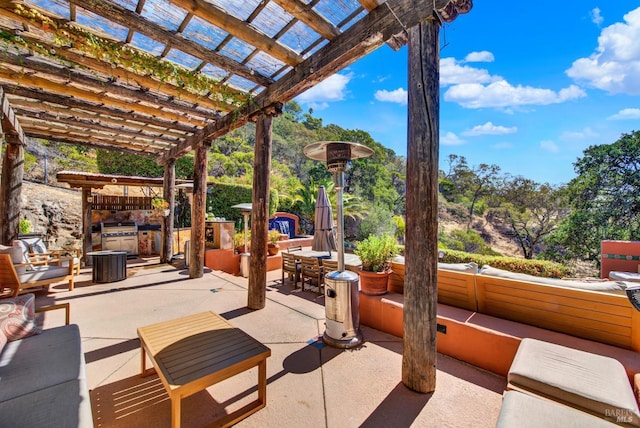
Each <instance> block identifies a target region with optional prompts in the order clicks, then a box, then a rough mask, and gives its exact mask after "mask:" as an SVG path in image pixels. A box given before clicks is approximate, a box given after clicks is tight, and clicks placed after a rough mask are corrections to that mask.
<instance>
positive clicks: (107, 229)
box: [101, 221, 138, 256]
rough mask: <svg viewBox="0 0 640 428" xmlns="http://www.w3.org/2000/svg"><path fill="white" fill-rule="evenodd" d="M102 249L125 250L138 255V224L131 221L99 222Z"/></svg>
mask: <svg viewBox="0 0 640 428" xmlns="http://www.w3.org/2000/svg"><path fill="white" fill-rule="evenodd" d="M101 233H102V249H103V250H116V251H126V252H127V255H129V256H137V255H138V225H137V224H136V223H135V222H133V221H123V222H121V223H101Z"/></svg>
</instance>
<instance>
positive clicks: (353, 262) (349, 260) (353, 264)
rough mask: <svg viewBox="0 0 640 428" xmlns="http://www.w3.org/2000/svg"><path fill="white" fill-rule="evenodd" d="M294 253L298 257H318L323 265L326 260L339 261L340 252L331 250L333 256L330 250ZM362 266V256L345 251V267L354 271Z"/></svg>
mask: <svg viewBox="0 0 640 428" xmlns="http://www.w3.org/2000/svg"><path fill="white" fill-rule="evenodd" d="M294 254H295V255H296V258H298V257H317V258H318V260H319V261H320V264H321V265H322V262H323V261H324V260H332V261H337V260H338V253H337V252H335V251H332V252H331V256H329V252H328V251H314V250H303V251H296V252H295V253H294ZM360 266H362V262H361V261H360V257H358V256H356V255H355V254H351V253H345V254H344V267H345V269H347V270H350V271H353V272H358V269H359V268H360Z"/></svg>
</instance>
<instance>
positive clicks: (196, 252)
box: [189, 144, 209, 278]
mask: <svg viewBox="0 0 640 428" xmlns="http://www.w3.org/2000/svg"><path fill="white" fill-rule="evenodd" d="M208 149H209V145H208V144H205V145H204V146H199V147H198V148H197V149H196V156H195V160H194V162H193V206H192V207H191V254H190V257H189V278H202V276H203V275H204V251H205V247H204V219H205V213H206V209H207V207H206V205H207V151H208Z"/></svg>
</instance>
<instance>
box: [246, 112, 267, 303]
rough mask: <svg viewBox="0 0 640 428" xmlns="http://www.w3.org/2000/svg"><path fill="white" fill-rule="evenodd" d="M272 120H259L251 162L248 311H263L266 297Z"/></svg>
mask: <svg viewBox="0 0 640 428" xmlns="http://www.w3.org/2000/svg"><path fill="white" fill-rule="evenodd" d="M272 121H273V117H272V116H271V115H267V114H261V115H260V116H258V119H257V123H256V143H255V147H254V161H253V192H252V194H251V258H250V260H249V295H248V297H247V307H249V309H262V308H264V306H265V302H266V293H267V229H268V228H269V174H270V172H271V142H272V135H271V130H272Z"/></svg>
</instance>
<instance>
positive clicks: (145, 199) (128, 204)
mask: <svg viewBox="0 0 640 428" xmlns="http://www.w3.org/2000/svg"><path fill="white" fill-rule="evenodd" d="M152 199H153V198H151V197H150V196H109V195H93V202H92V205H91V209H92V210H108V211H130V210H151V209H153V206H152V205H151V200H152Z"/></svg>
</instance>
